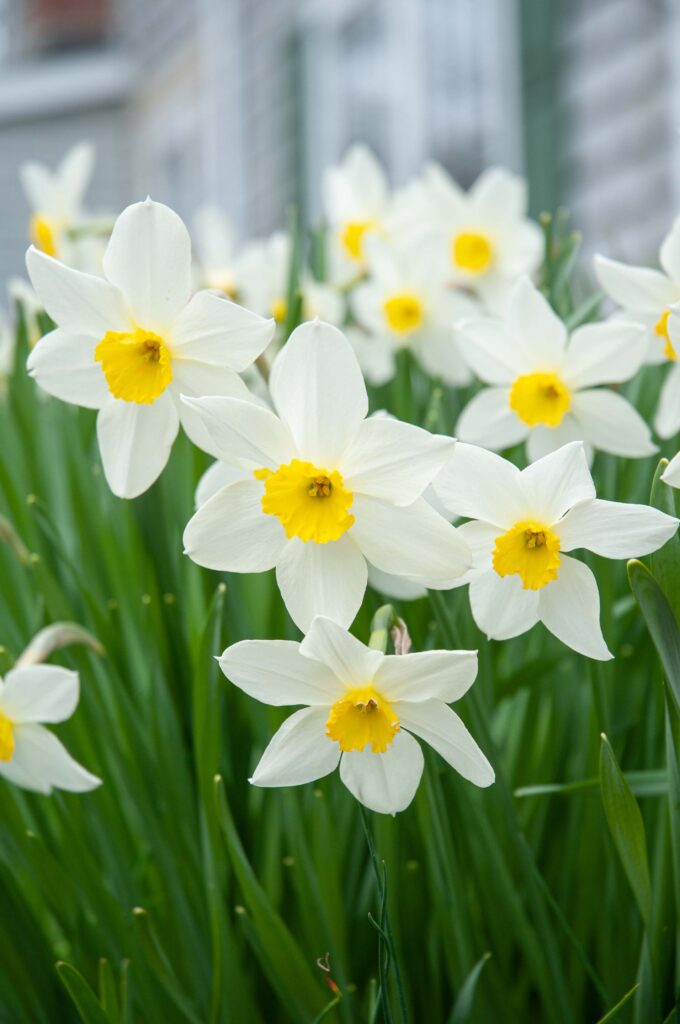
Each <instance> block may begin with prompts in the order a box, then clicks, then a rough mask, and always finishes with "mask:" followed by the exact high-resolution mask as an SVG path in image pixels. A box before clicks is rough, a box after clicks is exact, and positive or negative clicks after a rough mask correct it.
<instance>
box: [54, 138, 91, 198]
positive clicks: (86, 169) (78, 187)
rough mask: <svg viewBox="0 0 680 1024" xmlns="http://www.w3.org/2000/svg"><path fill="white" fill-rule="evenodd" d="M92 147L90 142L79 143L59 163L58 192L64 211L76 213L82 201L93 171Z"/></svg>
mask: <svg viewBox="0 0 680 1024" xmlns="http://www.w3.org/2000/svg"><path fill="white" fill-rule="evenodd" d="M94 157H95V152H94V146H93V145H92V143H91V142H79V143H78V144H77V145H75V146H72V147H71V149H69V151H68V153H67V154H66V156H65V157H64V159H63V160H62V161H61V164H60V165H59V170H58V172H57V173H58V182H59V191H60V193H61V196H62V205H63V207H64V209H65V211H68V212H70V213H71V214H73V213H75V212H77V210H78V207H79V206H80V205H81V203H82V201H83V196H84V194H85V190H86V188H87V186H88V185H89V183H90V178H91V177H92V171H93V169H94Z"/></svg>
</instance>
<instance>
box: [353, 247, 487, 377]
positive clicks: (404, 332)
mask: <svg viewBox="0 0 680 1024" xmlns="http://www.w3.org/2000/svg"><path fill="white" fill-rule="evenodd" d="M366 251H367V253H368V261H369V276H368V278H367V279H366V280H365V281H364V282H363V283H361V284H359V285H358V287H357V288H355V289H354V291H353V292H352V295H351V298H350V306H351V309H352V312H353V313H354V317H355V318H356V320H357V322H358V323H359V324H360V325H361V326H362V327H363V328H364V329H365V330H366V331H367V332H368V334H369V336H370V339H369V340H367V342H366V345H367V346H368V345H371V344H372V342H373V340H374V339H375V340H376V348H377V350H381V349H382V348H383V347H384V345H385V343H387V344H388V346H389V347H390V348H391V350H392V352H395V351H396V350H398V349H400V348H408V349H410V350H411V351H412V352H413V354H414V355H415V357H416V359H417V360H418V362H419V363H420V364H421V365H422V366H423V368H424V369H425V371H426V372H427V373H429V374H430V375H431V376H433V377H441V378H442V380H443V381H444V382H445V383H446V384H449V385H452V386H454V387H456V386H461V385H464V384H469V383H470V380H471V374H470V371H469V369H468V366H467V363H465V362H464V360H463V359H462V358H461V355H460V353H459V351H458V344H457V342H456V339H455V337H454V331H453V324H454V323H455V322H456V321H457V320H460V319H461V318H462V317H466V316H470V315H472V314H473V313H476V312H477V311H478V310H479V306H478V305H477V303H475V302H474V301H473V300H472V299H471V298H470V297H469V296H467V295H465V294H464V293H463V292H461V291H459V290H454V289H452V288H450V287H448V285H447V283H446V281H445V279H444V276H443V275H442V272H441V268H440V267H439V266H438V262H439V261H438V260H437V258H436V252H435V251H433V249H432V246H431V245H428V244H427V243H424V244H423V245H420V246H401V245H397V244H394V243H393V244H391V245H390V244H388V243H387V242H386V241H385V240H383V239H379V238H375V239H370V240H368V241H367V243H366ZM393 365H394V361H393ZM393 373H394V370H393V371H392V375H393Z"/></svg>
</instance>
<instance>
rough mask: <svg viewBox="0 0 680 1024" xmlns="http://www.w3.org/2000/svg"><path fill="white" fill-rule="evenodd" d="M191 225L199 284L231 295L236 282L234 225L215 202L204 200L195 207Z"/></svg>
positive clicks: (237, 279)
mask: <svg viewBox="0 0 680 1024" xmlns="http://www.w3.org/2000/svg"><path fill="white" fill-rule="evenodd" d="M193 228H194V230H193V242H194V249H195V252H196V258H197V262H198V268H199V274H198V277H199V281H200V286H201V288H210V289H211V290H213V291H217V292H223V293H224V294H225V295H227V296H228V297H229V298H230V299H235V298H236V297H237V295H238V292H239V288H240V286H239V273H238V247H237V242H236V233H235V231H234V228H233V227H232V225H231V223H230V222H229V220H228V219H227V217H226V216H225V214H224V212H223V211H222V210H221V209H220V208H219V207H218V206H213V205H211V204H208V203H206V204H205V205H204V206H201V207H200V208H199V209H198V210H197V211H196V214H195V215H194V220H193Z"/></svg>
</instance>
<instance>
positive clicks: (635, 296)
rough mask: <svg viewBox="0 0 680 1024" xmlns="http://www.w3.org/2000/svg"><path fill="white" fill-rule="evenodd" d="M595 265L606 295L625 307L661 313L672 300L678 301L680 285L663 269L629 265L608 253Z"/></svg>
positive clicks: (599, 258)
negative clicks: (609, 257) (608, 257)
mask: <svg viewBox="0 0 680 1024" xmlns="http://www.w3.org/2000/svg"><path fill="white" fill-rule="evenodd" d="M594 267H595V275H596V277H597V279H598V281H599V282H600V284H601V285H602V287H603V288H604V290H605V291H606V293H607V295H609V297H610V298H612V299H613V300H614V302H618V304H619V305H620V306H622V307H623V308H624V309H633V310H636V311H639V312H641V313H648V312H650V313H656V315H657V316H661V314H662V312H663V311H664V309H665V307H666V306H667V305H668V304H669V303H670V302H675V301H677V298H674V296H676V294H677V288H676V287H675V286H674V285H673V282H672V281H669V280H668V278H667V277H666V276H665V274H662V273H661V271H660V270H650V269H649V268H647V267H629V266H627V265H626V264H625V263H619V262H618V260H610V259H607V257H606V256H596V257H595V261H594Z"/></svg>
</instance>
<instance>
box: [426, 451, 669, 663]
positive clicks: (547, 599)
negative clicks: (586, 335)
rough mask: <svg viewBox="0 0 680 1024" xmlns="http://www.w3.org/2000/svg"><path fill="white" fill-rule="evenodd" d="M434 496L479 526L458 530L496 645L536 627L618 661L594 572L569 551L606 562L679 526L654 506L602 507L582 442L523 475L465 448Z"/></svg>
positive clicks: (648, 547)
mask: <svg viewBox="0 0 680 1024" xmlns="http://www.w3.org/2000/svg"><path fill="white" fill-rule="evenodd" d="M434 486H435V490H436V492H437V494H438V495H439V497H440V498H441V500H442V501H443V502H444V504H445V505H446V506H447V508H448V509H449V510H450V511H451V512H454V513H456V514H457V515H460V516H465V517H466V518H468V519H470V520H471V521H470V522H468V523H465V524H464V525H463V526H461V527H459V530H460V532H461V533H462V534H463V535H464V536H465V538H466V540H467V541H468V543H469V545H470V548H471V550H472V553H473V566H472V569H471V570H470V571H469V572H468V573H467V574H466V576H465V577H464V578H463V580H462V581H460V582H462V583H469V584H470V606H471V608H472V614H473V616H474V619H475V622H476V623H477V625H478V626H479V628H480V629H481V630H482V631H483V632H484V633H486V634H487V636H488V637H490V638H491V639H494V640H505V639H508V638H509V637H513V636H519V635H520V634H521V633H526V631H527V630H528V629H531V627H532V626H533V625H535V623H537V622H539V621H540V622H543V624H544V625H545V626H546V627H547V628H548V629H549V630H550V632H551V633H554V634H555V636H556V637H558V639H560V640H561V641H562V642H563V643H565V644H567V645H568V646H569V647H572V648H573V649H574V650H575V651H579V652H580V653H581V654H585V655H587V656H588V657H590V658H596V659H599V660H606V659H608V658H610V657H612V655H611V654H610V653H609V651H608V649H607V645H606V644H605V641H604V638H603V636H602V632H601V629H600V623H599V618H600V598H599V594H598V590H597V583H596V582H595V577H594V576H593V573H592V572H591V571H590V569H589V568H588V566H586V565H584V564H583V563H582V562H579V561H577V560H576V559H575V558H572V557H571V556H570V555H569V554H568V552H571V551H574V550H576V549H577V548H585V549H586V550H588V551H593V552H595V554H597V555H602V556H603V557H605V558H634V557H637V556H639V555H646V554H649V552H650V551H656V549H657V548H660V547H661V546H662V545H663V544H665V543H666V541H667V540H668V539H669V538H670V537H672V536H673V534H674V533H675V531H676V529H677V525H678V521H677V520H676V519H675V518H673V517H672V516H668V515H665V513H663V512H660V511H659V510H658V509H655V508H651V507H649V506H647V505H632V504H631V505H628V504H624V503H621V502H617V501H601V500H600V499H598V498H596V497H595V487H594V485H593V481H592V477H591V475H590V472H589V471H588V465H587V462H586V458H585V454H584V451H583V445H582V444H581V443H580V442H573V443H571V444H567V445H565V446H564V447H563V448H560V449H559V450H558V451H556V452H553V453H551V454H550V455H546V456H544V458H542V459H539V460H538V462H534V463H533V464H532V465H531V466H528V467H527V469H524V470H522V471H521V472H520V470H519V469H517V467H516V466H514V465H513V464H512V463H511V462H507V461H506V460H505V459H502V458H501V457H500V456H499V455H494V454H493V453H492V452H488V451H485V450H484V449H483V448H476V447H474V446H473V445H467V444H462V443H460V442H459V443H458V444H457V445H456V448H455V450H454V453H453V455H452V457H451V459H450V460H449V462H448V463H447V465H446V467H445V468H444V470H443V471H442V472H441V473H440V475H439V477H438V478H437V480H435V484H434Z"/></svg>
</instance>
